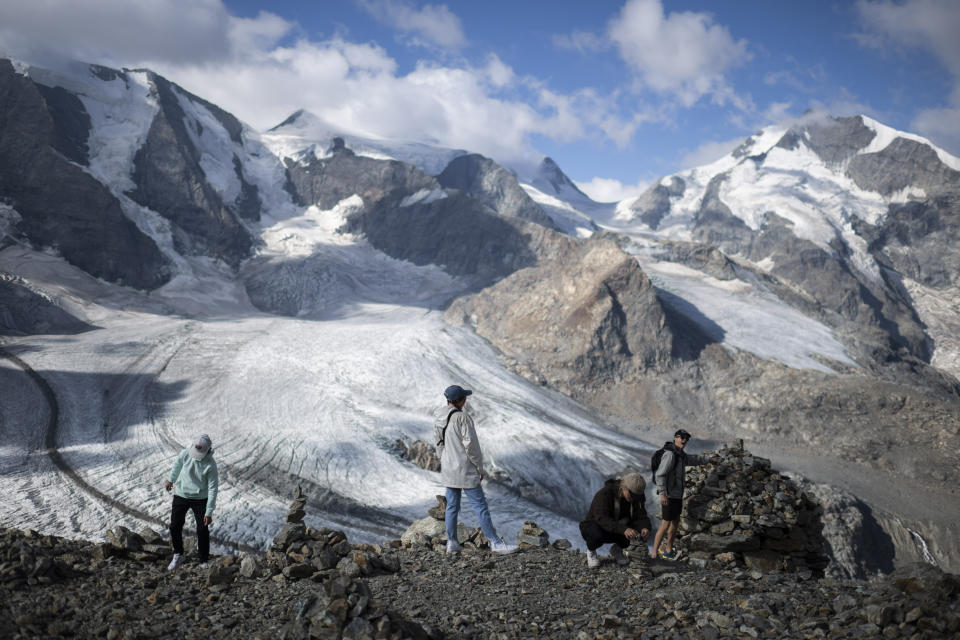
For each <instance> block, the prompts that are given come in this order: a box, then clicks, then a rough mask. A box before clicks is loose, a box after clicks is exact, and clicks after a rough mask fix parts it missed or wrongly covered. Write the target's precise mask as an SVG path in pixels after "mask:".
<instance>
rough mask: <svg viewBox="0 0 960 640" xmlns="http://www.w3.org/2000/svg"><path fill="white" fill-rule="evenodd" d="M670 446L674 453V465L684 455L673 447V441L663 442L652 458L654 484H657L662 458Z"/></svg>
mask: <svg viewBox="0 0 960 640" xmlns="http://www.w3.org/2000/svg"><path fill="white" fill-rule="evenodd" d="M668 448H669V449H670V451H671V452H672V453H673V466H677V459H678V458H679V457H680V456H681V455H683V454H682V453H681V452H679V451H677V450H675V449H674V448H673V443H672V442H665V443H663V446H662V447H660V448H659V449H657V450H656V451H655V452H654V453H653V457H652V458H650V470H651V471H652V472H653V474H652V477H653V484H654V485H656V484H657V469H659V468H660V460H661V459H663V452H664V451H666V450H667V449H668Z"/></svg>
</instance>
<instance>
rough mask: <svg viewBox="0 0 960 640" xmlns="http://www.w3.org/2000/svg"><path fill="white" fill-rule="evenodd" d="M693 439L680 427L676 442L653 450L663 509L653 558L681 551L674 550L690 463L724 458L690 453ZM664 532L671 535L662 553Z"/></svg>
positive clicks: (657, 483)
mask: <svg viewBox="0 0 960 640" xmlns="http://www.w3.org/2000/svg"><path fill="white" fill-rule="evenodd" d="M689 441H690V434H689V433H688V432H687V431H685V430H684V429H678V430H677V432H676V433H674V434H673V442H667V443H664V445H663V447H661V448H660V449H659V450H658V451H657V452H656V453H654V454H653V459H652V461H651V467H652V468H653V471H654V476H653V480H654V482H655V483H656V485H657V495H658V496H659V497H660V498H659V499H660V508H661V510H660V527H659V528H658V529H657V533H656V535H654V537H653V549H652V551H651V552H650V557H651V558H656V557H657V556H658V554H659V557H661V558H663V559H665V560H676V559H677V558H678V556H677V552H676V551H674V550H673V539H674V537H675V536H676V534H677V525H678V523H679V522H680V512H681V511H682V510H683V481H684V472H685V470H686V467H687V465H691V466H698V465H702V464H707V463H708V462H712V463H714V464H716V463H717V462H719V461H720V458H718V457H717V456H714V457H712V458H705V457H704V456H697V455H693V454H691V453H687V452H686V451H684V448H685V447H686V446H687V442H689ZM664 536H666V538H667V550H666V551H665V552H663V553H660V543H661V542H662V541H663V538H664Z"/></svg>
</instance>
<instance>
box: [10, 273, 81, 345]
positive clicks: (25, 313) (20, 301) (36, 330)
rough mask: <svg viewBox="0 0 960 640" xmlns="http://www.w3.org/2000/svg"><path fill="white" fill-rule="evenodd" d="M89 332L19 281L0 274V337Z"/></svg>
mask: <svg viewBox="0 0 960 640" xmlns="http://www.w3.org/2000/svg"><path fill="white" fill-rule="evenodd" d="M92 328H93V327H91V326H90V325H89V324H87V323H86V322H83V321H82V320H80V319H79V318H77V317H75V316H73V315H71V314H70V313H69V312H67V311H65V310H64V309H62V308H61V307H60V306H58V305H57V303H56V301H55V300H52V299H51V298H50V297H49V296H47V295H46V294H44V293H43V292H42V291H37V290H35V289H34V288H33V287H31V286H30V284H29V283H28V282H27V281H26V280H24V279H23V278H20V277H18V276H13V275H10V274H6V273H3V272H0V335H3V334H6V335H33V334H45V333H50V334H56V333H64V334H69V333H80V332H81V331H88V330H90V329H92Z"/></svg>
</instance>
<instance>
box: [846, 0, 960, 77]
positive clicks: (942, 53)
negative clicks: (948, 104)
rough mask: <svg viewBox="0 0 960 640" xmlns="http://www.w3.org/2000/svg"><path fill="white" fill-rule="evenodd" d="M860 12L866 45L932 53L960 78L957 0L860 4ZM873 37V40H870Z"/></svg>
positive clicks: (861, 1)
mask: <svg viewBox="0 0 960 640" xmlns="http://www.w3.org/2000/svg"><path fill="white" fill-rule="evenodd" d="M856 7H857V12H858V13H859V15H860V19H861V20H862V21H863V24H864V26H865V27H866V29H868V31H867V32H866V34H863V35H865V36H867V37H866V38H861V42H862V43H863V44H867V45H870V44H876V45H882V44H884V42H885V39H888V40H889V41H892V42H894V43H895V44H899V45H904V46H909V47H917V48H920V49H925V50H927V51H929V52H930V53H932V54H933V55H934V56H936V57H937V59H939V60H940V62H941V63H943V65H944V66H945V67H946V68H947V70H948V71H950V73H951V74H952V75H953V76H954V79H955V80H956V79H957V78H960V37H958V34H960V3H958V2H956V0H907V1H906V2H900V3H895V2H891V1H890V0H879V1H871V0H858V1H857V5H856ZM871 37H872V40H871Z"/></svg>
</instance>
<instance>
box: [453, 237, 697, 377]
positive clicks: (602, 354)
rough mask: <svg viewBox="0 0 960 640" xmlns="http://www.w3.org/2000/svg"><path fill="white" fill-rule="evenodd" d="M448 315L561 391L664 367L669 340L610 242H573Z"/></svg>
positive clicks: (637, 275)
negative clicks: (561, 250) (552, 257)
mask: <svg viewBox="0 0 960 640" xmlns="http://www.w3.org/2000/svg"><path fill="white" fill-rule="evenodd" d="M566 242H567V247H568V248H567V250H566V251H564V252H559V255H558V256H557V258H556V259H554V260H550V261H544V262H543V263H542V264H541V265H539V266H537V267H533V268H529V269H523V270H520V271H518V272H516V273H514V274H513V275H511V276H509V277H508V278H505V279H504V280H503V281H501V282H499V283H498V284H497V285H495V286H493V287H490V288H488V289H486V290H484V291H482V292H480V293H478V294H476V295H474V296H472V297H469V298H461V299H459V300H457V301H456V302H454V304H452V305H451V306H450V308H449V309H448V310H447V314H446V318H447V320H448V321H449V322H452V323H454V324H467V325H470V326H472V327H473V328H474V329H475V330H476V332H477V333H478V334H479V335H481V336H483V337H484V338H486V339H487V340H489V341H490V342H491V343H493V344H494V346H496V347H497V348H498V349H500V351H502V352H503V353H504V354H505V355H506V356H507V357H509V358H510V359H512V360H514V361H515V362H516V363H517V365H516V366H517V368H518V369H519V370H521V371H524V372H526V373H525V375H526V376H527V377H529V378H531V379H533V380H536V381H540V382H541V383H546V384H550V385H552V386H555V387H556V388H558V389H560V390H565V391H569V390H571V389H575V388H578V387H582V386H604V385H607V384H610V383H611V382H613V381H619V380H621V379H624V378H631V377H633V376H635V375H636V374H637V373H638V372H642V371H645V370H647V369H657V368H662V367H665V366H666V365H667V364H668V363H669V362H670V360H671V358H673V357H674V356H675V355H676V353H677V352H678V351H680V350H681V347H682V342H681V341H680V340H677V339H676V336H675V335H674V333H673V331H672V330H671V328H670V326H669V325H668V324H667V317H666V314H665V312H664V310H663V307H662V306H661V304H660V301H659V300H658V297H657V292H656V290H655V289H654V287H653V285H652V284H651V283H650V281H649V279H648V278H647V277H646V275H645V274H644V273H643V271H641V269H640V267H639V266H638V265H637V262H636V260H635V259H633V258H632V257H630V256H629V255H627V254H626V253H624V252H623V251H622V250H621V249H620V248H619V247H618V246H617V244H616V242H614V241H613V240H611V239H606V238H602V237H601V238H596V239H591V240H589V241H587V242H583V243H576V242H575V241H573V240H567V241H566Z"/></svg>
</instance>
